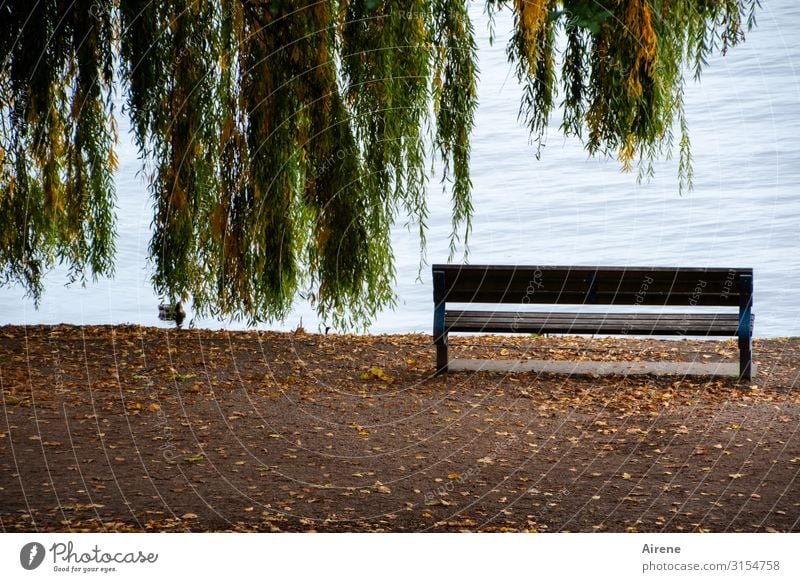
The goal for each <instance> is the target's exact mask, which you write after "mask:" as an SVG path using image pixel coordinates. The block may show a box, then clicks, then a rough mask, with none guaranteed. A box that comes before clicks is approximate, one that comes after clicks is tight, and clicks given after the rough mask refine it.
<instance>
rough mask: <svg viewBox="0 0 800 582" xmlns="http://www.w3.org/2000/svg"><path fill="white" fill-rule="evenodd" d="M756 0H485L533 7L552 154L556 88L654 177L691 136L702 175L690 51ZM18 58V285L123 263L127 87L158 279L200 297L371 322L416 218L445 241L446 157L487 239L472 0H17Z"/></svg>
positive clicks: (596, 133) (536, 128) (7, 70)
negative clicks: (401, 223)
mask: <svg viewBox="0 0 800 582" xmlns="http://www.w3.org/2000/svg"><path fill="white" fill-rule="evenodd" d="M757 6H758V1H757V0H720V1H713V2H712V1H703V2H698V1H697V0H670V1H669V2H667V1H665V0H563V1H556V0H487V2H486V9H487V12H488V15H489V19H490V22H493V17H494V14H495V13H496V12H497V11H498V10H501V9H507V10H511V11H512V12H513V19H514V31H513V34H512V36H511V38H510V39H509V44H508V57H509V59H510V61H511V62H512V63H513V65H514V68H515V72H516V76H517V78H518V80H519V82H520V83H521V85H522V87H523V98H522V102H521V104H520V110H519V117H520V120H521V121H522V122H523V123H524V124H525V125H526V126H527V127H528V128H529V130H530V133H531V139H532V141H533V142H534V143H535V144H537V145H538V147H537V150H536V153H537V155H539V154H540V153H541V146H542V145H543V143H544V139H545V137H546V131H547V128H548V121H549V117H550V115H551V114H552V113H554V110H555V108H557V107H559V108H560V109H561V110H562V114H563V115H562V119H563V122H562V125H561V128H560V129H561V131H562V132H563V133H565V134H567V135H575V136H579V137H581V138H582V139H583V140H584V142H585V145H586V148H587V150H588V151H589V152H590V153H591V154H600V155H605V154H613V155H617V156H618V157H619V159H620V161H621V163H622V165H623V167H624V168H625V169H630V168H632V167H633V166H634V165H638V169H639V176H640V177H649V176H651V175H652V162H653V160H654V159H656V158H657V157H659V156H663V155H670V154H671V152H672V149H673V146H675V147H676V148H677V150H678V152H679V156H680V157H679V165H678V170H679V173H680V177H681V183H680V188H681V191H683V189H684V188H687V187H691V177H692V162H691V150H690V142H689V134H688V120H687V119H686V115H685V110H684V106H683V88H684V85H685V79H684V71H686V70H689V71H690V72H692V73H693V74H694V75H695V76H699V75H700V73H701V70H702V66H703V65H704V64H705V62H706V61H707V58H708V56H709V55H710V54H711V53H712V52H715V51H721V52H723V53H724V52H725V51H726V50H728V49H729V47H731V46H734V45H736V44H738V43H739V42H741V41H742V40H743V38H744V34H745V31H746V30H747V29H748V28H749V27H751V26H753V25H754V23H755V9H756V7H757ZM491 36H492V38H494V32H493V31H492V33H491ZM562 38H563V39H564V41H565V42H564V43H561V41H560V39H562ZM562 46H563V49H562V48H561V47H562ZM562 50H563V53H562V52H561V51H562ZM0 57H2V59H3V61H2V66H0V130H1V131H0V282H2V283H19V284H21V285H23V287H24V288H25V289H26V290H27V291H28V292H29V293H30V294H31V295H32V296H33V297H34V298H35V299H36V300H37V301H38V299H39V297H40V296H41V294H42V292H43V289H42V276H43V275H44V274H45V273H46V272H47V271H48V270H49V269H51V268H52V267H53V266H54V265H56V264H59V263H63V264H65V265H66V266H67V267H68V269H69V273H70V278H71V279H72V280H79V281H85V280H86V278H87V276H92V277H97V276H108V275H111V274H112V273H113V266H114V249H115V218H116V217H115V214H114V208H115V190H114V170H115V169H116V166H117V153H116V151H115V146H116V143H117V135H116V112H115V111H114V108H113V105H112V103H113V101H112V96H113V95H114V92H115V91H120V92H122V93H123V95H124V99H125V107H124V110H125V113H126V114H127V115H128V116H129V117H130V121H131V126H132V128H133V135H134V140H135V143H136V145H137V147H138V150H139V156H140V158H141V162H142V164H143V166H144V175H145V176H146V177H147V180H148V186H149V191H150V195H151V196H152V199H153V205H154V216H153V223H152V230H153V235H152V240H151V244H150V257H151V259H152V263H153V269H154V272H153V283H154V286H155V288H156V290H157V292H158V293H159V294H161V295H164V296H166V297H168V298H170V299H172V300H173V301H174V300H178V299H183V300H191V301H192V303H193V304H194V306H195V310H196V311H197V312H199V313H200V314H209V315H215V316H221V317H234V318H243V319H246V320H248V321H250V322H258V321H272V320H276V319H280V318H282V317H285V316H286V314H287V313H288V312H289V310H290V309H291V307H292V305H293V303H294V301H295V299H296V298H297V297H298V296H301V297H304V298H306V299H307V300H309V301H310V302H311V303H312V304H313V305H314V306H315V307H316V308H317V310H318V312H319V314H320V315H321V317H323V318H324V319H325V320H326V321H327V322H328V323H331V324H333V325H335V326H336V327H339V328H352V327H356V326H361V325H365V324H366V323H368V322H369V321H370V320H371V319H372V318H373V317H374V316H375V314H376V313H377V311H378V310H380V309H382V308H384V307H386V306H390V305H393V303H394V300H395V297H394V293H393V283H394V278H395V267H394V255H393V250H392V246H391V239H390V233H391V229H392V227H393V226H394V224H395V222H396V221H397V220H398V219H399V218H400V217H402V216H405V217H406V218H407V220H408V221H409V222H410V223H416V224H418V225H419V235H420V244H421V247H422V251H423V257H424V247H425V228H426V219H427V216H428V209H427V193H428V190H429V184H428V175H429V170H430V164H431V162H432V161H433V162H435V163H437V164H439V165H440V166H441V175H442V176H443V187H444V188H445V189H446V190H447V191H449V193H450V195H451V197H452V222H453V229H452V236H451V241H450V243H451V245H450V253H451V257H452V256H453V255H454V254H455V252H456V250H457V248H458V247H459V245H463V247H464V249H465V252H466V249H467V243H468V236H469V233H470V229H471V218H472V213H473V208H472V204H471V189H472V184H471V182H470V174H469V166H470V135H471V132H472V128H473V124H474V114H475V110H476V108H477V77H478V68H477V47H476V43H475V37H474V29H473V23H472V22H471V20H470V17H469V13H468V3H467V2H466V0H433V1H423V0H396V1H388V0H385V1H382V0H323V1H315V2H306V3H303V2H294V1H289V0H221V1H218V2H214V1H212V0H192V1H189V2H177V1H176V0H166V1H164V2H152V1H151V0H75V1H74V2H62V1H61V0H43V1H40V2H35V3H30V2H26V1H23V0H10V1H7V2H4V3H2V5H0ZM673 127H677V131H679V138H675V139H674V138H673ZM676 141H677V145H676V144H675V143H674V142H676Z"/></svg>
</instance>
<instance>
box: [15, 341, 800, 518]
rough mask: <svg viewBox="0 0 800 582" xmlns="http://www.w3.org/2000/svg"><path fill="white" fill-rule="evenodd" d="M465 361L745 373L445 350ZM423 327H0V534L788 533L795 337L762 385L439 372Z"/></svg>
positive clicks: (550, 353) (709, 351) (620, 351)
mask: <svg viewBox="0 0 800 582" xmlns="http://www.w3.org/2000/svg"><path fill="white" fill-rule="evenodd" d="M452 351H453V356H455V357H490V356H491V357H498V358H502V357H514V358H520V357H531V358H537V359H545V358H564V359H579V358H586V359H617V360H633V359H636V358H639V359H642V360H671V361H675V360H684V361H690V360H693V359H699V360H702V361H718V360H731V361H732V360H735V359H736V357H737V350H736V346H735V344H734V343H733V342H691V341H680V342H674V341H672V342H667V341H650V340H648V341H644V342H640V341H636V340H621V339H610V340H589V339H585V338H580V339H577V338H520V337H516V338H508V337H504V338H481V339H477V338H454V339H453V350H452ZM433 355H434V353H433V349H432V347H431V346H430V338H429V337H428V336H418V335H409V336H373V337H358V336H319V335H309V334H279V333H255V332H252V333H245V332H230V333H229V332H210V331H197V330H185V331H177V330H164V329H153V328H139V327H127V326H126V327H69V326H58V327H44V326H43V327H27V328H22V327H5V328H0V387H1V388H2V396H3V400H2V403H3V409H2V415H0V529H2V530H3V531H84V530H88V531H155V530H175V531H186V530H191V531H223V530H243V531H253V530H255V531H287V530H288V531H311V530H316V531H461V530H467V531H476V530H480V531H519V530H536V531H615V532H616V531H698V530H703V531H715V532H717V531H773V530H777V531H800V430H799V429H800V368H799V367H800V340H798V339H789V340H761V341H756V344H755V360H756V363H757V365H758V367H759V373H758V377H757V379H756V380H755V381H754V382H753V383H752V385H751V384H743V385H737V384H735V383H734V382H732V381H730V380H725V379H720V378H701V379H693V380H689V379H686V378H679V377H669V378H663V377H662V378H656V377H629V378H623V377H606V378H594V379H593V378H578V377H565V376H544V375H540V376H536V375H532V374H518V375H506V374H490V373H461V374H451V375H448V376H446V377H432V376H431V373H432V371H433Z"/></svg>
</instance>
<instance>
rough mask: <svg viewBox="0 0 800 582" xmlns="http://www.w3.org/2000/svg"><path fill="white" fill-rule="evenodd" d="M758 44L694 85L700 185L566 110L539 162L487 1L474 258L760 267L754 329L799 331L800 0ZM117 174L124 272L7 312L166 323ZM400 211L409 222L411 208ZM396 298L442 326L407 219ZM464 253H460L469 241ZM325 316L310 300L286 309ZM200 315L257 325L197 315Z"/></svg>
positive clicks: (137, 206)
mask: <svg viewBox="0 0 800 582" xmlns="http://www.w3.org/2000/svg"><path fill="white" fill-rule="evenodd" d="M762 4H763V9H762V10H761V12H760V14H759V18H758V23H759V26H758V27H757V28H756V29H755V30H753V31H752V32H751V33H750V34H749V35H748V38H747V42H745V43H744V45H742V46H739V47H736V48H734V49H732V50H731V51H730V52H729V53H728V55H727V56H725V57H715V58H713V59H712V60H711V61H710V63H709V65H708V66H707V67H706V70H705V72H704V75H703V78H702V82H701V83H699V84H697V83H690V84H689V86H688V87H687V91H686V94H687V105H688V117H689V123H690V131H691V138H692V150H693V154H694V167H695V178H694V184H695V188H694V190H693V191H692V192H690V193H688V194H684V195H683V196H679V195H678V186H677V177H676V176H677V169H676V163H675V162H674V161H672V162H671V161H665V162H663V163H660V164H659V165H658V168H657V173H656V177H655V179H653V180H651V181H650V183H647V184H642V185H637V184H636V180H635V176H634V175H630V174H623V173H621V172H620V171H619V165H618V164H617V163H616V162H615V161H613V160H610V161H609V160H596V159H589V158H588V157H587V155H586V153H585V151H584V150H583V148H582V146H581V145H580V144H579V143H578V142H577V141H573V140H564V138H563V137H561V136H560V135H559V134H558V133H557V132H556V131H555V128H557V127H558V125H559V122H560V120H559V119H558V118H557V117H556V118H554V119H553V120H552V123H551V127H553V128H554V130H553V131H552V132H551V133H550V135H549V139H548V140H547V144H546V147H545V149H544V151H543V153H542V157H541V160H539V161H537V160H536V159H535V158H534V150H533V147H532V146H531V145H530V144H529V143H528V134H527V132H526V131H525V129H524V128H523V127H521V126H520V125H519V124H518V122H517V117H516V113H517V109H518V104H519V98H520V89H519V88H518V86H517V84H516V81H515V80H514V77H513V73H512V71H511V68H510V66H509V65H508V64H507V62H506V56H505V52H504V46H503V44H504V43H503V41H502V39H503V38H508V36H507V35H505V34H504V31H506V30H507V29H508V27H509V25H510V20H509V18H508V14H507V13H506V15H505V16H502V15H501V17H499V18H498V19H497V27H498V31H497V32H498V34H497V37H498V42H496V43H495V45H494V46H493V47H490V46H489V44H488V32H487V28H486V18H485V17H484V16H483V15H482V14H481V6H480V3H476V4H475V6H474V18H475V23H476V28H477V31H478V33H479V35H480V38H481V42H480V67H481V82H480V109H479V111H478V114H477V118H476V128H475V131H474V137H473V151H472V177H473V183H474V207H475V219H474V228H473V234H472V237H471V242H470V262H472V263H475V264H477V263H508V264H540V265H544V264H567V265H580V264H583V265H594V264H605V265H676V266H709V267H730V266H734V267H753V268H754V269H755V313H756V335H758V336H762V337H769V336H787V335H800V294H799V293H798V292H797V291H798V289H800V268H798V267H800V244H798V238H797V232H798V219H799V218H800V190H798V184H800V145H798V141H800V71H798V67H799V66H800V43H798V42H797V41H798V30H800V3H797V2H794V1H793V0H767V1H765V2H762ZM120 161H121V164H120V171H119V174H118V176H117V194H118V217H119V222H118V232H119V240H118V243H117V247H118V252H117V273H116V276H115V277H114V278H113V279H111V280H101V281H99V282H97V283H94V284H90V285H88V286H87V287H85V288H83V287H81V286H80V285H72V286H65V282H66V277H65V274H64V271H62V270H56V271H54V272H52V273H50V274H49V275H48V277H47V279H46V291H45V296H44V298H43V301H42V303H41V305H40V308H39V309H38V310H35V309H34V306H33V303H32V301H31V300H30V299H28V298H25V296H24V293H23V291H22V290H21V289H20V288H19V287H6V288H0V324H5V323H14V324H36V323H57V322H68V323H75V324H83V323H85V324H90V323H91V324H96V323H137V324H142V325H165V324H164V323H163V322H160V321H159V320H158V318H157V315H158V313H157V305H158V303H159V300H158V298H157V297H156V296H155V295H154V293H153V290H152V286H151V285H150V282H149V278H150V274H151V270H150V266H149V265H148V263H147V258H146V257H147V246H148V242H149V239H150V222H151V220H152V208H151V201H150V200H149V198H148V195H147V190H146V188H145V186H144V184H143V182H142V180H141V178H140V177H138V176H137V175H136V172H137V171H138V170H139V168H140V162H139V161H138V160H137V158H136V150H135V148H134V146H133V145H132V144H131V143H130V141H127V142H125V143H123V144H122V146H121V148H120ZM430 206H431V216H430V220H429V227H430V229H429V233H428V247H427V260H428V262H429V263H435V262H445V261H446V260H447V256H448V244H449V234H450V215H449V212H450V207H449V200H448V198H447V196H446V195H444V194H442V193H441V190H440V188H439V184H438V179H437V178H433V179H432V180H431V194H430ZM400 223H401V224H402V220H401V221H400ZM393 241H394V243H393V244H394V251H395V254H396V256H397V267H398V269H397V271H398V277H397V292H398V305H397V308H396V309H395V310H392V311H386V312H384V313H381V314H380V315H379V317H378V318H377V319H376V321H375V322H374V324H373V325H372V327H371V328H370V331H372V332H374V333H399V332H414V331H417V332H429V331H430V328H431V319H432V307H433V305H432V297H431V284H430V268H429V267H427V266H425V267H424V268H423V270H422V280H421V281H419V280H418V279H417V275H418V271H419V260H420V257H419V243H418V240H417V238H416V236H415V234H414V229H413V228H412V229H411V231H410V232H409V231H407V230H405V229H403V228H400V227H398V228H397V231H396V233H395V236H394V239H393ZM459 256H460V255H459ZM301 318H302V322H303V325H304V326H305V328H306V329H308V330H313V329H316V327H317V325H318V324H319V322H318V321H317V319H316V317H315V315H314V313H313V311H312V310H310V309H309V308H308V307H307V306H304V305H298V306H297V309H296V310H295V312H294V313H293V314H292V315H291V316H290V317H289V318H288V319H287V320H286V321H285V322H282V323H281V322H278V323H276V324H274V325H271V326H263V327H271V328H275V329H293V328H295V327H297V325H298V324H299V323H300V320H301ZM195 325H197V326H199V327H230V328H239V327H243V326H242V325H241V324H236V323H231V322H225V321H215V320H206V319H197V320H196V321H195Z"/></svg>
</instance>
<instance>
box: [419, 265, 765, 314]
mask: <svg viewBox="0 0 800 582" xmlns="http://www.w3.org/2000/svg"><path fill="white" fill-rule="evenodd" d="M432 270H433V285H434V303H435V304H436V305H439V304H443V303H446V302H456V303H516V304H519V305H525V304H529V303H530V304H537V303H538V304H573V305H591V304H597V305H686V306H729V307H739V308H740V309H746V308H749V307H750V306H751V304H752V295H753V270H752V269H733V268H731V269H726V268H721V269H719V268H714V269H709V268H677V267H548V266H510V265H509V266H497V265H433V268H432Z"/></svg>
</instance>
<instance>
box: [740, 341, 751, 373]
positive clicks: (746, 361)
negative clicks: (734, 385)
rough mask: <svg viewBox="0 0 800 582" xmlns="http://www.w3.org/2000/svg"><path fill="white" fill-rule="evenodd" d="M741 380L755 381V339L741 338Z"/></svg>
mask: <svg viewBox="0 0 800 582" xmlns="http://www.w3.org/2000/svg"><path fill="white" fill-rule="evenodd" d="M739 379H740V380H748V381H749V380H752V379H753V339H752V338H751V337H750V336H749V335H748V336H745V337H742V336H739Z"/></svg>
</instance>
